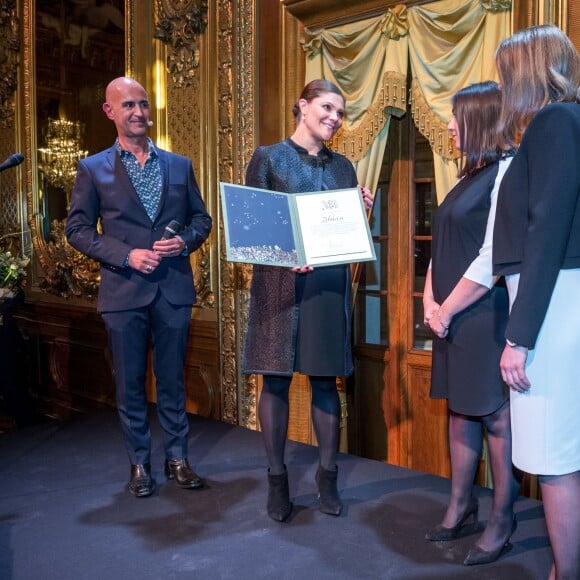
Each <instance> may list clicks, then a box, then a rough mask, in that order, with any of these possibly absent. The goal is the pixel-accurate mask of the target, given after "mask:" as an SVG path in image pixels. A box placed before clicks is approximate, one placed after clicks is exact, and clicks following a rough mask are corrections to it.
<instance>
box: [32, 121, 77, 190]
mask: <svg viewBox="0 0 580 580" xmlns="http://www.w3.org/2000/svg"><path fill="white" fill-rule="evenodd" d="M81 133H82V126H81V124H80V122H79V121H69V120H68V119H62V118H61V119H50V118H49V119H48V127H47V130H46V147H42V148H39V149H38V152H39V154H40V160H39V166H40V170H41V171H42V172H43V174H44V177H45V179H46V180H47V181H48V183H50V184H51V185H53V186H54V187H59V188H61V189H64V190H65V191H66V192H67V195H70V190H71V189H72V187H73V184H74V180H75V176H76V172H77V165H78V162H79V160H80V159H82V158H83V157H86V156H87V153H88V151H85V150H84V149H81Z"/></svg>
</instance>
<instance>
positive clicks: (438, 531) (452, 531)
mask: <svg viewBox="0 0 580 580" xmlns="http://www.w3.org/2000/svg"><path fill="white" fill-rule="evenodd" d="M478 513H479V502H478V501H477V498H475V497H472V498H471V499H470V500H469V503H468V504H467V507H466V508H465V511H464V512H463V514H462V515H461V517H460V518H459V521H458V522H457V523H456V524H455V525H454V526H453V527H451V528H447V527H445V526H442V525H441V524H439V525H437V526H435V527H434V528H433V529H431V530H429V531H428V532H427V533H426V534H425V539H426V540H430V541H431V542H448V541H449V540H455V539H456V538H458V537H459V533H460V532H461V531H462V528H463V527H464V526H465V524H466V523H467V520H468V519H470V518H471V517H473V525H474V527H475V526H476V524H477V514H478Z"/></svg>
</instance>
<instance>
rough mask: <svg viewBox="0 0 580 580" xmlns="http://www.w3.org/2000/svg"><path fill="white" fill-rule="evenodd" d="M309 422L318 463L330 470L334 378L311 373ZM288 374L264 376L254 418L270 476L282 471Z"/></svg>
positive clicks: (335, 430) (336, 407) (335, 415)
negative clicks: (285, 375)
mask: <svg viewBox="0 0 580 580" xmlns="http://www.w3.org/2000/svg"><path fill="white" fill-rule="evenodd" d="M309 379H310V385H311V387H312V423H313V425H314V432H315V433H316V438H317V440H318V452H319V456H320V465H322V467H324V468H325V469H327V470H330V471H334V469H335V466H336V453H337V450H338V436H339V422H340V399H339V397H338V392H337V390H336V379H335V378H334V377H316V376H311V377H309ZM291 381H292V378H291V377H278V376H274V375H264V381H263V386H262V393H261V395H260V402H259V404H258V418H259V420H260V427H261V429H262V437H263V440H264V446H265V448H266V456H267V457H268V464H269V467H270V474H271V475H279V474H281V473H284V470H285V466H284V450H285V447H286V438H287V435H288V416H289V406H288V392H289V390H290V382H291Z"/></svg>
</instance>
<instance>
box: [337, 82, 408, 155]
mask: <svg viewBox="0 0 580 580" xmlns="http://www.w3.org/2000/svg"><path fill="white" fill-rule="evenodd" d="M405 84H406V79H405V76H404V75H402V74H401V73H398V72H394V71H387V72H386V73H385V74H384V75H383V82H382V87H381V89H380V91H379V93H378V95H377V98H376V99H375V101H374V102H373V104H372V105H371V106H370V107H369V108H368V110H367V112H366V114H365V115H364V117H363V119H362V121H360V123H359V124H358V125H357V126H356V127H355V128H353V129H350V128H349V127H348V104H347V121H345V123H344V124H343V126H342V127H341V129H339V130H338V132H337V133H336V135H335V136H334V137H333V138H332V139H331V140H330V141H328V142H327V145H328V147H329V148H330V149H332V150H333V151H336V152H337V153H341V154H342V155H344V156H345V157H347V158H348V159H350V160H351V161H352V162H353V163H355V162H357V161H360V160H361V159H362V158H363V157H364V156H365V155H366V154H367V153H368V151H369V149H370V148H371V145H372V144H373V142H374V140H375V139H376V137H377V135H378V134H379V133H380V132H381V131H382V129H383V127H384V126H385V123H386V122H387V120H388V118H389V113H388V112H387V108H393V109H396V111H394V112H393V113H394V114H397V113H400V114H401V115H402V114H404V112H405V111H406V109H407V92H406V88H405Z"/></svg>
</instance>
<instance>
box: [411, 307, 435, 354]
mask: <svg viewBox="0 0 580 580" xmlns="http://www.w3.org/2000/svg"><path fill="white" fill-rule="evenodd" d="M432 344H433V334H432V333H431V330H430V329H429V328H427V327H426V326H425V325H424V324H423V299H422V298H421V297H416V298H414V299H413V348H417V349H420V350H431V347H432Z"/></svg>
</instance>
